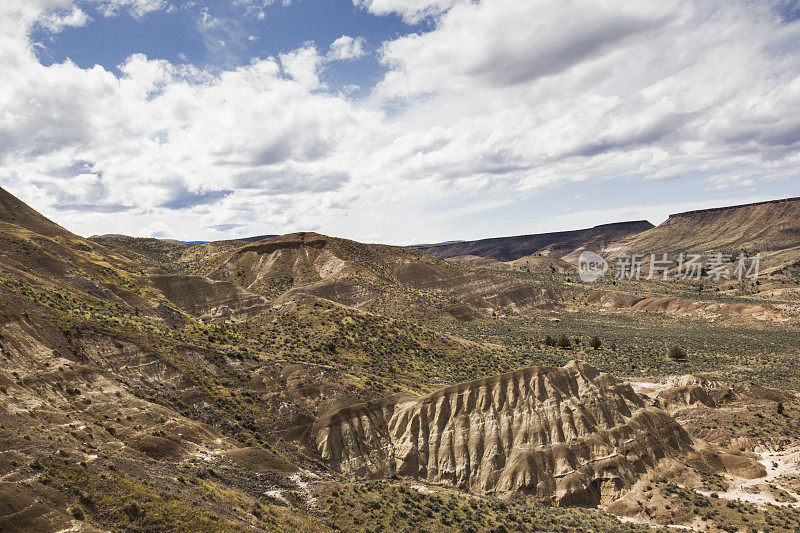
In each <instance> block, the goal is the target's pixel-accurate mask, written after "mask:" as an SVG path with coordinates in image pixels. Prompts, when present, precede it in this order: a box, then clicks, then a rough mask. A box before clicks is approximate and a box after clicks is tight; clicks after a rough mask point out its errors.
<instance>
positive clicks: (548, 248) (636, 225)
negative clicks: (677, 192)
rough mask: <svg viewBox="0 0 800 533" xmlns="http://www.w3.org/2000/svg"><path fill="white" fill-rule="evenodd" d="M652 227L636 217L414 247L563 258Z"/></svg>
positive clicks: (440, 252)
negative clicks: (570, 228)
mask: <svg viewBox="0 0 800 533" xmlns="http://www.w3.org/2000/svg"><path fill="white" fill-rule="evenodd" d="M652 227H653V225H652V224H650V223H649V222H647V221H646V220H639V221H635V222H618V223H614V224H603V225H601V226H595V227H593V228H590V229H582V230H575V231H559V232H555V233H540V234H533V235H520V236H517V237H496V238H492V239H480V240H477V241H464V242H454V243H448V244H421V245H417V246H414V248H417V249H420V250H424V251H426V252H428V253H430V254H432V255H435V256H436V257H440V258H442V259H446V258H449V257H458V256H467V255H474V256H478V257H489V258H492V259H497V260H498V261H514V260H515V259H519V258H520V257H525V256H527V255H532V254H535V253H541V254H545V255H550V256H555V257H562V256H565V255H567V254H569V253H571V252H573V251H575V250H576V249H588V250H593V251H596V252H600V251H603V250H604V249H605V247H606V246H607V245H608V244H610V243H612V242H615V241H620V240H623V239H626V238H629V237H631V236H633V235H636V234H638V233H641V232H643V231H646V230H649V229H650V228H652Z"/></svg>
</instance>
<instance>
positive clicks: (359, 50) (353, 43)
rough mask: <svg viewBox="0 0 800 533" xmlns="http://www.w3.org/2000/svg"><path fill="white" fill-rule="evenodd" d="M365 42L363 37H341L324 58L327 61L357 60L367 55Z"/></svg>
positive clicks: (332, 44) (334, 42)
mask: <svg viewBox="0 0 800 533" xmlns="http://www.w3.org/2000/svg"><path fill="white" fill-rule="evenodd" d="M366 44H367V41H366V40H365V39H364V38H363V37H350V36H349V35H342V36H341V37H339V38H338V39H336V40H335V41H333V43H331V47H330V50H328V55H327V56H326V58H327V59H328V61H347V60H352V59H359V58H362V57H364V56H365V55H367V51H366Z"/></svg>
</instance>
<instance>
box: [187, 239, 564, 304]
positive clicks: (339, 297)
mask: <svg viewBox="0 0 800 533" xmlns="http://www.w3.org/2000/svg"><path fill="white" fill-rule="evenodd" d="M200 271H201V272H203V273H204V274H205V275H207V276H208V277H210V278H212V279H215V280H219V281H233V282H235V283H237V284H239V285H241V286H242V287H244V288H245V289H246V290H248V291H251V292H255V293H258V294H262V295H264V296H266V297H268V298H270V299H274V300H275V301H276V303H277V304H278V305H280V304H282V303H285V302H287V301H291V300H292V299H293V298H295V297H296V296H297V295H301V294H308V295H314V296H317V297H321V298H325V299H328V300H331V301H334V302H337V303H341V304H344V305H348V306H353V307H360V308H366V309H370V310H376V311H380V312H384V313H388V314H407V313H417V314H423V315H424V314H427V315H430V314H441V313H443V312H444V313H449V314H451V315H452V316H456V317H457V318H459V319H466V320H469V319H472V318H477V317H479V316H482V314H484V313H486V312H490V311H492V310H497V309H504V308H508V309H510V310H512V311H514V312H518V311H524V310H527V309H534V308H551V307H553V306H554V305H555V303H556V302H557V301H558V300H559V299H560V297H561V295H560V294H558V293H556V292H555V291H550V290H546V289H544V288H541V287H538V286H535V285H533V284H530V283H523V282H520V281H519V280H518V279H517V278H514V277H512V276H506V275H502V274H493V273H487V272H481V271H475V270H472V269H469V268H462V267H458V266H455V265H450V264H448V263H446V262H444V261H442V260H439V259H437V258H435V257H432V256H430V255H428V254H426V253H424V252H421V251H417V250H411V249H406V248H400V247H395V246H384V245H373V244H362V243H357V242H354V241H349V240H346V239H338V238H333V237H327V236H324V235H320V234H317V233H295V234H290V235H284V236H281V237H275V238H272V239H267V240H264V241H260V242H257V243H254V244H250V245H247V246H243V247H241V248H239V249H237V250H235V251H233V252H230V253H229V254H227V255H223V256H217V257H214V258H212V259H210V260H208V261H207V262H206V263H205V264H203V265H202V266H201V267H200Z"/></svg>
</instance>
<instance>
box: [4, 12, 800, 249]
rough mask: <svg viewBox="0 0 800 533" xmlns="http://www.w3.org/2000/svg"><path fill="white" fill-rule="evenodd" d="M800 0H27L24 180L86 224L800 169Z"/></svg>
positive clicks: (533, 199) (423, 220)
mask: <svg viewBox="0 0 800 533" xmlns="http://www.w3.org/2000/svg"><path fill="white" fill-rule="evenodd" d="M798 43H800V2H798V1H795V0H766V1H764V2H752V1H749V0H732V1H730V2H724V3H723V2H709V1H707V0H665V1H663V2H659V3H657V4H652V3H642V2H636V1H629V0H615V1H609V2H594V1H590V0H570V1H569V2H564V1H561V0H532V1H530V2H518V1H515V0H480V1H477V0H474V1H473V0H292V1H284V0H267V1H265V0H215V1H213V2H211V1H202V0H7V1H6V2H4V3H3V4H2V5H0V185H2V186H3V187H6V188H8V189H9V190H10V191H11V192H13V193H14V194H17V195H18V196H20V197H21V198H23V199H24V200H25V201H27V202H29V203H30V204H31V205H33V206H34V207H35V208H37V209H39V210H41V211H42V212H44V213H45V214H46V215H47V216H50V217H51V218H53V219H55V220H56V221H58V222H60V223H62V224H63V225H65V226H66V227H68V228H69V229H71V230H73V231H75V232H76V233H80V234H83V235H90V234H95V233H127V234H132V235H140V236H157V237H172V238H180V239H186V240H210V239H221V238H230V237H236V236H242V235H257V234H272V233H287V232H291V231H300V230H313V231H319V232H322V233H327V234H332V235H339V236H344V237H349V238H354V239H357V240H363V241H372V242H386V243H396V244H409V243H412V242H422V241H425V242H433V241H443V240H451V239H468V238H481V237H488V236H498V235H510V234H523V233H532V232H543V231H556V230H564V229H575V228H580V227H587V226H592V225H596V224H603V223H607V222H613V221H620V220H631V219H642V218H646V219H649V220H650V221H651V222H654V223H659V222H661V221H663V220H664V219H665V218H666V217H667V216H668V215H669V214H670V213H673V212H677V211H681V210H688V209H696V208H704V207H715V206H722V205H729V204H733V203H746V202H751V201H760V200H767V199H772V198H779V197H788V196H797V195H800V187H798V183H800V171H798V169H800V45H799V44H798Z"/></svg>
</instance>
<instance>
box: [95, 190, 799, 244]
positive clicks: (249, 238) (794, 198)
mask: <svg viewBox="0 0 800 533" xmlns="http://www.w3.org/2000/svg"><path fill="white" fill-rule="evenodd" d="M798 200H800V196H789V197H785V198H775V199H772V200H761V201H758V202H750V203H744V204H733V205H725V206H719V207H709V208H705V209H695V210H690V211H681V212H676V213H670V215H669V217H673V216H681V215H687V214H694V213H699V212H704V211H718V210H725V209H733V208H738V207H750V206H755V205H763V204H772V203H780V202H786V201H798ZM669 217H668V218H669ZM668 218H667V219H665V220H663V221H662V222H660V223H658V224H654V223H653V222H651V221H649V220H647V219H639V220H619V221H616V222H604V223H602V224H596V225H594V226H589V227H581V228H572V229H564V230H554V231H545V232H540V233H522V234H517V235H496V236H493V237H481V238H478V239H451V240H446V241H440V242H424V243H423V242H418V243H412V244H402V245H395V246H421V245H428V246H436V245H442V244H452V243H462V242H472V241H479V240H487V239H502V238H513V237H526V236H530V235H541V234H547V233H566V232H572V231H582V230H587V229H593V228H596V227H601V226H609V225H615V224H635V223H641V222H647V223H648V224H650V225H651V226H652V227H654V228H655V227H658V226H660V225H661V224H663V223H664V222H666V220H668ZM294 233H321V234H323V235H326V236H329V237H339V236H338V235H331V234H327V233H324V232H318V231H309V230H296V231H288V232H286V233H281V234H274V235H272V234H264V235H252V236H246V237H232V238H228V239H216V240H198V239H190V240H182V239H174V238H170V237H137V236H135V235H125V234H122V233H105V234H93V235H84V236H83V237H85V238H94V237H116V236H121V237H134V238H154V239H159V240H163V241H177V242H181V243H183V244H187V245H193V244H206V243H209V242H217V241H219V240H234V241H253V240H255V239H256V238H262V239H267V238H272V237H280V236H282V235H291V234H294ZM375 244H389V245H392V243H375Z"/></svg>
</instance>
